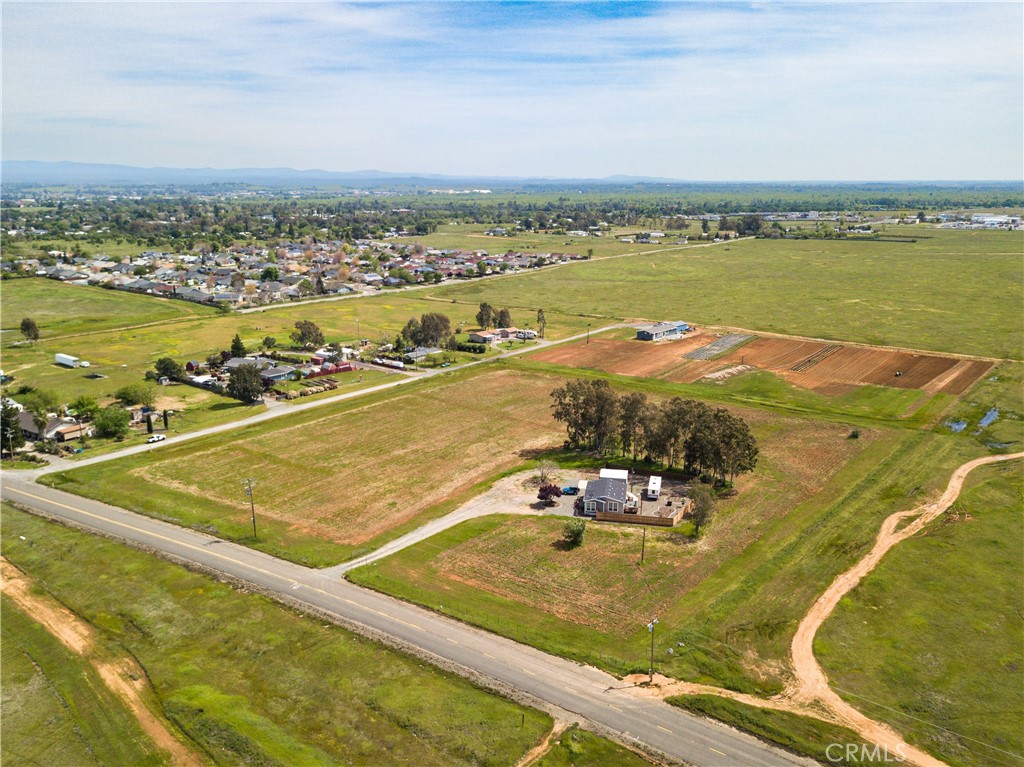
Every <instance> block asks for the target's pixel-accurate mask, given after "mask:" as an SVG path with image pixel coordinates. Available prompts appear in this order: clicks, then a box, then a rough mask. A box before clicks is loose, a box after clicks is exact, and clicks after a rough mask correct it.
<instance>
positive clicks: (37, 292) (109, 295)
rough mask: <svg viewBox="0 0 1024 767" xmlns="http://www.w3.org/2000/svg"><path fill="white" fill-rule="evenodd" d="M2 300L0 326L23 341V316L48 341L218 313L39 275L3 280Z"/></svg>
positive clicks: (9, 334) (13, 337) (179, 303)
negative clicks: (33, 322) (55, 338)
mask: <svg viewBox="0 0 1024 767" xmlns="http://www.w3.org/2000/svg"><path fill="white" fill-rule="evenodd" d="M0 298H2V301H3V312H2V314H3V318H2V322H0V326H2V327H3V329H4V330H8V331H10V332H9V333H7V334H6V335H8V336H10V337H11V339H5V340H21V338H22V336H21V333H20V332H19V328H20V326H21V320H22V319H23V318H24V317H30V318H32V319H33V320H35V321H36V325H37V326H38V327H39V335H40V337H41V338H44V339H45V338H52V337H55V336H66V335H74V334H77V333H89V332H93V331H97V330H110V329H111V328H122V327H127V326H130V325H142V324H146V323H149V322H161V321H164V320H176V319H186V318H190V317H211V316H213V315H214V314H215V311H216V310H214V309H212V308H210V307H207V306H200V305H199V304H194V303H190V302H188V301H175V300H171V299H165V298H153V297H151V296H142V295H138V294H135V293H126V292H124V291H115V290H106V289H104V288H94V287H88V286H81V285H68V284H66V283H62V282H58V281H57V280H46V279H36V278H31V279H15V280H4V281H3V283H0ZM5 345H6V344H5ZM69 353H70V352H69Z"/></svg>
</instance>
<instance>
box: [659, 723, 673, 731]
mask: <svg viewBox="0 0 1024 767" xmlns="http://www.w3.org/2000/svg"><path fill="white" fill-rule="evenodd" d="M656 726H657V728H658V729H659V730H664V731H665V732H672V730H670V729H669V728H668V727H662V726H661V725H660V724H659V725H656Z"/></svg>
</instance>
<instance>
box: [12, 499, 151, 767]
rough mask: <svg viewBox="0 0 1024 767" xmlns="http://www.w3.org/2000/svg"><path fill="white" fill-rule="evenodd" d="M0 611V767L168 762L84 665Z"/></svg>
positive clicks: (18, 615)
mask: <svg viewBox="0 0 1024 767" xmlns="http://www.w3.org/2000/svg"><path fill="white" fill-rule="evenodd" d="M4 514H5V515H6V514H7V509H6V508H5V509H4ZM0 611H2V620H0V637H2V642H0V654H2V663H0V679H2V682H3V706H2V714H3V722H4V733H3V735H4V736H3V739H2V741H0V759H2V760H3V762H4V764H10V765H16V764H26V765H27V764H73V765H81V766H82V767H85V766H86V765H95V767H105V766H106V765H113V764H124V765H129V764H130V765H139V767H142V766H143V765H163V764H167V763H168V758H167V755H165V754H164V753H163V752H162V751H161V750H160V749H158V748H157V747H156V746H155V745H154V744H153V743H152V741H150V740H149V738H148V737H147V736H146V735H145V733H143V732H142V729H141V728H140V727H139V725H138V723H137V721H136V720H135V718H134V717H133V716H132V714H131V712H130V711H129V710H128V709H127V708H126V707H125V705H124V704H123V703H122V702H121V700H120V699H119V698H118V697H117V696H116V695H114V694H113V693H112V692H110V690H109V689H108V688H107V686H106V685H105V684H104V683H103V681H102V680H101V679H100V677H99V675H98V674H97V673H96V671H95V669H93V667H92V666H91V665H90V663H89V662H88V661H87V660H85V659H84V658H81V657H79V656H78V655H75V654H74V653H72V652H71V651H70V650H68V649H67V648H66V647H64V645H62V644H61V643H60V641H59V640H58V639H57V638H56V637H54V636H53V635H51V634H50V633H49V632H48V631H47V630H46V629H45V628H44V627H43V626H41V625H40V624H38V623H36V622H35V621H33V620H32V619H31V618H29V617H28V616H27V615H25V614H24V613H22V612H21V611H20V610H19V609H18V608H17V607H15V606H14V605H13V604H12V603H10V602H9V601H8V599H7V597H3V599H2V600H0Z"/></svg>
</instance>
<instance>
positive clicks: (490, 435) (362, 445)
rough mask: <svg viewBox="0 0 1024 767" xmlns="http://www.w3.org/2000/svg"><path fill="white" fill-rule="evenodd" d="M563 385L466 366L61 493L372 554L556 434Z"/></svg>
mask: <svg viewBox="0 0 1024 767" xmlns="http://www.w3.org/2000/svg"><path fill="white" fill-rule="evenodd" d="M558 383H559V382H558V381H557V380H556V379H551V378H548V377H545V376H538V375H534V374H525V373H519V372H515V371H508V370H497V371H492V372H487V373H485V374H483V375H479V374H477V375H474V374H472V373H470V372H469V371H467V373H464V374H456V375H454V376H452V377H451V378H444V379H442V380H440V381H437V380H435V381H432V382H425V384H417V385H413V386H410V387H409V388H408V389H403V390H401V391H400V392H398V393H391V394H390V395H389V396H387V395H376V396H375V397H373V398H372V399H371V400H370V401H369V404H367V403H364V402H363V401H358V402H352V403H346V404H344V405H343V406H341V407H337V406H328V408H327V409H325V411H322V412H315V411H314V412H310V413H305V414H300V417H298V418H294V419H286V421H277V422H275V423H270V424H266V425H261V426H259V427H257V428H255V429H245V430H244V431H242V432H241V433H238V434H232V435H226V436H221V437H214V438H211V439H208V440H203V441H202V442H198V443H189V444H188V445H183V446H182V447H181V448H175V447H174V446H173V445H170V446H169V448H168V449H167V450H166V451H156V452H154V453H153V454H152V455H150V456H145V457H142V458H138V457H131V458H128V459H124V460H118V461H113V462H111V463H105V464H98V465H96V466H92V467H86V468H83V469H79V470H73V471H71V472H67V473H65V474H63V475H58V476H56V477H55V478H54V479H53V480H51V481H53V482H54V484H55V485H56V486H59V487H62V488H63V489H67V490H70V491H72V492H78V493H81V494H84V495H88V496H89V497H93V498H99V499H101V500H106V501H109V502H112V503H116V504H118V505H123V506H126V507H127V508H132V509H135V510H138V511H141V512H143V513H146V514H150V515H153V516H158V517H160V518H164V519H170V520H173V521H177V522H181V523H184V524H186V525H191V526H195V527H198V528H200V529H205V530H208V531H210V532H212V533H214V534H217V535H221V536H224V537H228V538H234V539H236V540H240V541H242V542H246V543H253V541H252V537H251V536H252V532H251V524H250V507H249V501H248V498H246V496H245V495H244V494H243V488H242V481H243V480H244V479H245V478H246V477H250V476H253V477H256V478H257V479H258V486H257V488H256V491H255V496H254V498H255V503H256V516H257V521H258V525H257V527H258V532H259V537H260V540H259V541H258V542H257V545H258V546H259V547H260V548H264V549H265V550H268V551H272V552H273V553H275V554H279V555H282V556H286V557H288V558H291V559H294V560H296V561H300V562H303V563H306V564H314V565H324V564H332V563H335V562H337V561H340V560H341V559H344V558H348V557H351V556H356V555H358V554H360V553H362V552H364V551H367V550H369V549H372V548H376V546H377V545H379V544H380V543H382V542H383V541H384V540H386V539H387V538H388V537H389V536H392V535H394V534H396V532H397V531H398V530H401V529H402V528H403V526H405V527H408V526H409V525H410V524H413V523H414V521H415V520H420V521H422V520H423V515H425V514H429V513H431V511H432V510H433V509H435V508H441V507H443V506H444V504H445V502H446V501H448V500H449V499H450V498H453V497H457V496H460V495H461V494H464V493H465V492H467V491H469V490H470V489H471V488H473V487H474V486H475V485H477V484H478V483H480V482H482V481H484V480H486V479H488V478H490V477H492V476H494V475H496V474H499V473H501V472H502V471H504V470H506V469H508V468H510V467H513V466H517V465H519V464H521V463H523V462H524V461H526V460H528V459H529V458H530V457H531V456H532V455H533V454H534V453H535V452H537V451H539V450H542V449H544V448H547V447H550V446H552V445H553V444H555V443H556V442H557V441H558V440H560V439H561V430H560V429H559V428H558V425H557V424H556V422H555V421H554V419H553V418H552V417H551V414H550V396H549V395H550V391H551V390H552V389H554V388H555V387H556V386H557V385H558Z"/></svg>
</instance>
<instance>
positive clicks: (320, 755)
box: [2, 506, 551, 767]
mask: <svg viewBox="0 0 1024 767" xmlns="http://www.w3.org/2000/svg"><path fill="white" fill-rule="evenodd" d="M2 523H3V552H4V555H5V556H6V557H7V558H8V559H9V560H10V561H11V562H13V563H14V564H15V565H16V566H17V567H19V568H20V569H22V570H23V571H24V572H26V573H27V574H28V575H29V576H30V577H32V578H34V579H35V580H36V581H37V583H39V584H40V585H41V586H42V587H44V588H45V589H46V590H47V591H48V592H50V593H51V594H52V595H53V596H54V597H56V598H57V599H58V600H60V601H61V602H63V603H64V604H66V605H67V606H68V607H69V608H71V609H72V610H73V611H74V612H75V613H77V614H78V615H79V616H81V617H82V618H83V619H85V620H87V621H88V622H89V623H91V624H92V625H93V626H95V627H96V628H97V629H98V630H99V631H100V632H101V633H102V634H103V635H104V636H105V637H107V638H108V639H109V640H110V641H113V642H115V643H117V644H118V645H120V646H121V647H123V648H124V649H125V650H127V651H129V652H130V653H131V654H132V655H133V656H134V657H135V658H136V659H137V660H138V661H139V663H140V664H141V665H142V666H143V668H144V669H145V670H146V673H147V675H148V676H149V678H150V680H151V681H152V683H153V688H154V690H155V693H156V695H157V696H158V698H159V700H160V702H161V704H162V706H163V708H164V712H165V713H166V714H167V716H168V717H169V718H170V719H171V720H172V721H173V722H175V724H177V725H178V726H179V727H180V728H181V729H182V730H183V731H184V732H186V733H187V734H188V735H189V736H190V737H191V738H192V739H193V740H194V741H195V742H196V743H198V744H199V745H200V746H201V747H202V748H203V749H205V750H206V752H207V753H208V754H209V755H210V756H211V757H212V759H213V761H215V762H216V763H218V764H260V765H267V766H270V767H274V766H277V765H281V767H284V766H285V765H288V766H289V767H291V766H292V765H323V764H346V763H348V764H362V765H378V764H387V765H415V766H416V767H429V766H430V765H438V767H448V766H449V765H494V766H495V767H497V766H498V765H501V766H502V767H504V766H505V765H510V764H515V763H516V761H517V760H518V759H519V758H520V757H521V756H522V755H523V754H524V753H525V752H526V751H527V750H528V748H529V747H530V746H532V745H533V744H535V743H537V742H539V740H540V738H541V737H542V736H543V735H544V733H546V732H547V731H548V729H549V728H550V727H551V719H550V718H549V717H548V716H547V715H546V714H542V713H541V712H539V711H536V710H533V709H529V708H525V707H523V706H519V705H516V704H514V703H512V702H510V701H508V700H505V699H503V698H500V697H498V696H496V695H493V694H490V693H487V692H485V691H483V690H481V689H479V688H477V687H475V686H473V685H472V684H470V683H469V682H467V681H465V680H463V679H461V678H459V677H456V676H454V675H451V674H448V673H444V672H441V671H439V670H437V669H434V668H433V667H431V666H429V665H427V664H426V663H424V662H423V661H421V660H419V659H417V658H413V657H410V656H407V655H403V654H401V653H398V652H395V651H392V650H388V649H385V648H383V647H381V646H379V645H376V644H373V643H372V642H369V641H367V640H364V639H361V638H359V637H357V636H355V635H353V634H351V633H349V632H347V631H345V630H343V629H340V628H338V627H336V626H332V625H324V623H323V621H322V620H314V619H310V618H308V617H306V616H303V615H299V614H297V613H295V612H293V611H291V610H288V609H286V608H284V607H281V606H280V605H277V604H275V603H273V602H271V601H270V600H269V599H266V598H264V597H262V596H258V595H253V594H246V593H244V592H241V591H238V590H236V589H233V588H232V587H230V586H228V585H226V584H223V583H218V582H217V581H215V580H213V579H211V578H209V577H206V576H203V575H199V574H196V573H193V572H190V571H188V570H186V569H185V568H182V567H179V566H177V565H173V564H170V563H167V562H164V561H162V560H160V559H157V558H156V557H153V556H151V555H148V554H145V553H142V552H139V551H136V550H133V549H130V548H127V547H125V546H122V545H120V544H117V543H114V542H111V541H108V540H105V539H102V538H97V537H93V536H90V535H87V534H85V533H81V532H78V531H76V530H71V529H68V528H64V527H60V526H58V525H54V524H52V523H48V522H45V521H43V520H41V519H39V518H37V517H33V516H31V515H28V514H25V513H23V512H20V511H17V510H15V509H13V508H11V507H9V506H4V508H3V517H2ZM21 536H24V540H22V538H21ZM4 649H5V656H6V652H7V646H6V643H5V648H4ZM5 660H6V657H5ZM5 673H6V663H5ZM5 696H6V686H5ZM83 705H85V706H88V705H89V703H88V700H84V701H83ZM7 727H8V722H7V721H6V719H5V733H4V734H5V738H4V740H5V744H4V745H5V748H6V747H7V746H8V743H7V742H6V741H7V740H8V734H9V733H8V731H7ZM50 763H56V762H50ZM101 763H104V764H135V763H145V762H143V761H141V760H140V761H134V760H131V759H128V760H125V759H111V760H105V761H103V762H101Z"/></svg>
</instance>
